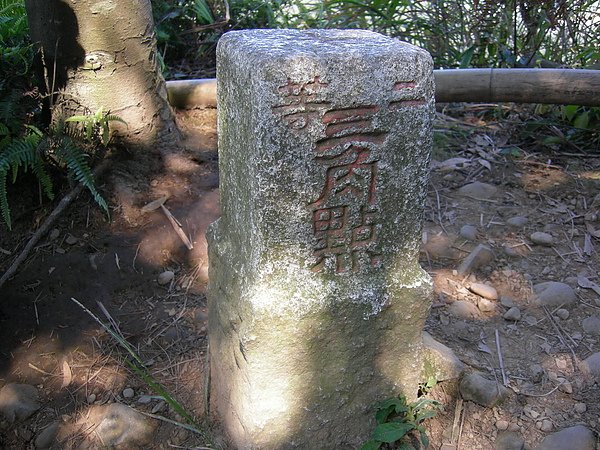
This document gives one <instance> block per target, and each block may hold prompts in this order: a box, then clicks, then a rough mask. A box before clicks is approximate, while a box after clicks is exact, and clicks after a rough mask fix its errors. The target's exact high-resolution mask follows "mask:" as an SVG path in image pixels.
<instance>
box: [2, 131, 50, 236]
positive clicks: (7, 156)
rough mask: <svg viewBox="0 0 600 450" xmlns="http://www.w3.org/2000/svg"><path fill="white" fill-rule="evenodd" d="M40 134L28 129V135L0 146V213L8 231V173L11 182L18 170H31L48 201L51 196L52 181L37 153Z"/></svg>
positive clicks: (9, 226) (9, 219)
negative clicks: (10, 176)
mask: <svg viewBox="0 0 600 450" xmlns="http://www.w3.org/2000/svg"><path fill="white" fill-rule="evenodd" d="M42 137H43V135H42V133H41V132H40V131H39V130H38V129H37V128H35V127H28V134H26V135H25V136H23V137H21V138H15V139H10V138H8V137H7V138H5V139H4V140H2V144H0V212H1V214H2V218H3V219H4V222H5V223H6V225H7V226H8V229H11V228H12V223H11V214H10V207H9V205H8V195H7V191H6V182H7V178H8V174H9V172H11V171H12V181H13V183H14V181H15V180H16V178H17V174H18V171H19V168H23V170H25V171H27V170H28V169H31V170H32V171H33V173H35V174H36V175H37V177H38V179H39V180H40V183H41V185H42V188H43V189H44V192H45V193H46V195H48V197H49V198H50V199H52V198H53V194H52V180H51V179H50V177H49V176H48V174H47V173H46V171H45V170H44V166H43V165H44V161H43V159H42V155H41V154H40V152H39V151H38V148H39V143H40V141H41V139H42Z"/></svg>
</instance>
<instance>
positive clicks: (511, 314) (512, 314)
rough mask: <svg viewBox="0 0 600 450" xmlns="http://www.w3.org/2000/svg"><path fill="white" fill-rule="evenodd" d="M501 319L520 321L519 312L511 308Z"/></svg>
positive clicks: (515, 308) (517, 309)
mask: <svg viewBox="0 0 600 450" xmlns="http://www.w3.org/2000/svg"><path fill="white" fill-rule="evenodd" d="M502 317H504V318H505V319H506V320H521V310H520V309H519V308H517V307H516V306H513V307H512V308H510V309H509V310H508V311H506V312H505V313H504V315H503V316H502Z"/></svg>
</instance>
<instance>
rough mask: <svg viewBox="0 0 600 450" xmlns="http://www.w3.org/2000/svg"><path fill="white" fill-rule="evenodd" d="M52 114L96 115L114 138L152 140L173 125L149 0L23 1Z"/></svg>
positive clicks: (137, 141) (134, 141) (144, 142)
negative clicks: (106, 118)
mask: <svg viewBox="0 0 600 450" xmlns="http://www.w3.org/2000/svg"><path fill="white" fill-rule="evenodd" d="M26 7H27V15H28V18H29V28H30V34H31V38H32V40H33V42H35V43H36V44H37V45H38V46H39V50H40V61H41V64H42V66H43V74H44V79H45V84H46V86H45V87H46V91H47V93H48V94H50V95H49V98H50V99H51V114H52V120H53V121H56V120H57V119H58V118H59V117H60V116H62V117H68V116H70V115H74V114H85V113H88V114H89V113H92V114H93V113H95V112H96V111H97V110H98V109H99V108H103V110H104V111H105V112H109V111H110V113H111V114H116V115H117V116H119V117H121V118H122V119H123V120H124V121H125V122H127V126H125V125H123V124H120V123H118V122H112V123H111V129H113V131H114V132H115V135H116V137H117V138H118V140H119V142H122V143H124V144H135V145H143V146H147V145H152V144H155V143H156V142H157V140H160V139H162V138H163V137H165V135H171V134H172V132H173V131H174V130H175V126H174V119H173V113H172V110H171V108H170V106H169V104H168V101H167V90H166V87H165V82H164V79H163V78H162V75H161V74H160V71H159V70H158V64H157V53H156V42H155V37H154V25H153V18H152V8H151V3H150V0H101V1H98V0H26Z"/></svg>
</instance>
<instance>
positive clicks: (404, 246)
mask: <svg viewBox="0 0 600 450" xmlns="http://www.w3.org/2000/svg"><path fill="white" fill-rule="evenodd" d="M217 74H218V77H217V79H218V87H217V92H218V104H219V112H218V127H219V170H220V176H221V208H222V217H221V218H220V219H219V220H218V221H217V222H215V223H214V224H213V225H211V228H210V231H209V233H208V236H207V238H208V241H209V260H210V285H209V311H210V312H209V314H210V316H209V323H210V327H209V340H210V361H211V407H212V409H213V413H215V414H216V415H217V416H218V417H219V419H220V420H221V421H222V424H223V426H224V428H225V430H226V432H227V434H228V436H229V438H230V439H231V441H232V442H233V444H234V446H235V448H240V449H249V448H256V449H285V448H306V449H316V448H319V449H325V448H331V449H339V448H358V447H359V446H360V445H361V444H362V443H364V441H365V440H367V438H368V437H369V434H370V432H371V430H372V429H373V426H374V408H373V407H374V404H375V403H376V402H377V401H379V400H383V399H385V398H388V397H391V396H393V395H395V394H398V393H400V392H404V393H405V394H406V395H407V397H409V398H411V397H414V396H415V395H416V392H417V385H418V383H419V382H421V381H424V380H425V379H426V378H427V375H430V374H434V373H435V372H436V370H435V369H436V367H432V364H433V365H434V366H435V364H436V363H435V361H434V362H431V361H429V360H428V359H427V358H426V355H427V352H425V349H424V344H423V339H422V331H423V324H424V321H425V318H426V316H427V313H428V310H429V307H430V302H431V297H430V296H431V282H430V279H429V277H428V275H427V274H426V273H425V272H424V271H423V270H422V269H421V268H420V266H419V264H418V250H419V243H420V238H421V221H422V213H423V208H424V203H425V196H426V186H427V174H428V170H427V168H428V163H429V154H430V149H431V145H432V131H431V123H432V118H433V114H434V98H433V92H434V90H433V75H432V62H431V58H430V56H429V55H428V53H427V52H425V51H423V50H421V49H419V48H417V47H414V46H412V45H409V44H406V43H402V42H400V41H397V40H394V39H390V38H387V37H384V36H381V35H379V34H376V33H372V32H368V31H358V30H351V31H341V30H328V31H324V30H318V31H317V30H310V31H297V30H250V31H239V32H230V33H226V34H225V35H224V36H223V37H222V38H221V40H220V41H219V45H218V49H217ZM429 340H430V341H431V338H429ZM437 350H438V352H439V348H438V349H437ZM442 352H443V350H442ZM428 361H429V363H428ZM439 375H440V374H438V376H439Z"/></svg>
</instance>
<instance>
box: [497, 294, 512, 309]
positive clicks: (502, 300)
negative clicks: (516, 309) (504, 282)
mask: <svg viewBox="0 0 600 450" xmlns="http://www.w3.org/2000/svg"><path fill="white" fill-rule="evenodd" d="M500 303H501V304H502V306H504V307H505V308H512V307H513V306H515V302H514V300H513V299H512V298H510V297H507V296H506V295H503V296H502V297H500Z"/></svg>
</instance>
